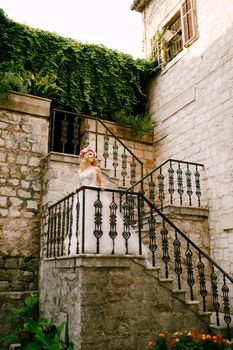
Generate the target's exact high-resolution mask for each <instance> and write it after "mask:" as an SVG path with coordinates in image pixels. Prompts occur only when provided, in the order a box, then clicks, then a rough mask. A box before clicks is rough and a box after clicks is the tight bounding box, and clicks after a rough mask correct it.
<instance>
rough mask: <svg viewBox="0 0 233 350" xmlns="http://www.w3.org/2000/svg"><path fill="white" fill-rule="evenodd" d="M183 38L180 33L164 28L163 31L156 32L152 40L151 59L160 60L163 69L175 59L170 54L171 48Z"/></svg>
mask: <svg viewBox="0 0 233 350" xmlns="http://www.w3.org/2000/svg"><path fill="white" fill-rule="evenodd" d="M181 37H182V35H181V34H180V33H177V32H175V31H174V30H171V29H168V28H164V29H163V30H161V31H158V32H156V34H155V35H154V37H153V38H152V46H151V57H150V59H152V60H153V59H156V60H158V63H159V65H160V67H161V68H162V67H163V66H165V65H166V63H167V62H168V61H169V60H170V59H171V58H172V57H173V55H172V56H171V54H170V53H169V48H170V47H171V46H172V45H173V44H174V43H176V42H178V40H180V38H181Z"/></svg>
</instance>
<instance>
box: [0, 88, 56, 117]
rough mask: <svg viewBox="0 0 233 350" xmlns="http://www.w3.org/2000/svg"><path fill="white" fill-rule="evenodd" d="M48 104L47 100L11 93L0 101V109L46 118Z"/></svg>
mask: <svg viewBox="0 0 233 350" xmlns="http://www.w3.org/2000/svg"><path fill="white" fill-rule="evenodd" d="M50 103H51V100H49V99H47V98H42V97H38V96H33V95H28V94H22V93H19V92H15V91H11V92H9V94H8V95H7V97H6V98H1V99H0V108H2V109H7V110H10V111H16V112H20V113H27V114H32V115H35V116H40V117H47V118H48V117H49V116H50Z"/></svg>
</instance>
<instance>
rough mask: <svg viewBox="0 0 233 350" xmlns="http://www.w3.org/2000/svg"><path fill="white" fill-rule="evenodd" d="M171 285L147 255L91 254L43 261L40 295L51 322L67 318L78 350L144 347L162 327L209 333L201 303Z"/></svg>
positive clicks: (69, 329) (115, 349)
mask: <svg viewBox="0 0 233 350" xmlns="http://www.w3.org/2000/svg"><path fill="white" fill-rule="evenodd" d="M169 283H170V282H169ZM170 288H172V287H171V285H170V287H168V286H165V285H163V284H162V283H159V280H158V270H157V269H155V270H154V271H153V270H147V269H146V268H145V260H144V259H143V258H140V257H138V258H136V257H129V256H128V257H116V256H115V257H113V256H110V257H109V256H108V257H107V256H98V257H96V256H94V255H92V256H91V255H90V256H82V257H78V258H68V259H56V260H52V259H47V260H45V261H44V262H43V276H42V288H41V295H40V297H41V305H42V312H43V313H44V314H45V315H46V316H47V317H48V318H49V319H50V320H51V321H52V322H54V323H59V321H60V320H61V319H63V320H66V319H67V320H68V329H67V332H68V336H69V341H71V342H73V344H74V349H75V350H80V349H83V350H84V349H85V350H93V349H96V350H103V349H104V350H122V349H124V350H142V349H146V347H147V343H148V341H149V340H150V339H151V337H152V336H153V335H154V334H156V333H157V332H160V331H164V332H167V333H168V334H169V333H170V334H171V333H173V332H175V331H177V330H181V329H193V328H195V330H199V331H207V323H206V322H207V320H204V319H202V320H201V319H200V318H199V316H197V305H192V306H191V305H190V306H189V307H188V306H187V304H185V302H184V301H183V300H184V299H182V297H180V298H179V297H178V296H177V295H176V296H175V295H174V294H173V293H172V292H171V289H170ZM184 313H185V317H183V315H184Z"/></svg>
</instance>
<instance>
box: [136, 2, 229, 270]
mask: <svg viewBox="0 0 233 350" xmlns="http://www.w3.org/2000/svg"><path fill="white" fill-rule="evenodd" d="M195 2H196V13H197V27H198V35H199V37H198V39H197V40H196V41H195V42H194V43H193V44H192V45H191V46H190V47H189V48H185V49H184V50H183V51H181V52H180V54H178V56H176V57H175V58H174V59H173V60H172V61H171V62H169V63H168V64H167V65H166V66H165V67H164V68H163V69H162V72H161V73H160V74H158V75H157V76H156V77H155V78H154V79H153V80H152V81H151V83H150V87H149V105H150V111H151V114H152V118H153V119H154V120H155V121H156V122H157V127H156V129H155V149H156V164H157V165H159V164H161V163H162V162H163V161H165V160H166V159H168V158H175V159H180V160H187V161H193V162H199V163H202V164H204V167H205V168H204V169H205V170H204V179H203V180H204V185H205V190H206V195H207V199H208V203H207V207H208V208H209V225H210V237H211V254H212V257H213V258H215V259H217V261H218V262H219V263H220V265H221V266H222V267H223V268H225V269H226V271H227V272H229V273H233V263H232V261H233V260H232V257H233V240H232V239H233V237H232V236H233V186H232V178H233V143H232V138H233V112H232V111H233V84H232V82H233V44H232V43H233V27H232V21H233V2H232V1H231V0H226V1H225V2H224V6H223V4H222V3H221V2H220V1H218V0H208V1H207V0H196V1H195ZM179 3H180V2H179V1H178V0H166V1H160V0H153V1H149V2H148V5H147V7H146V9H145V11H144V12H143V18H144V23H145V32H146V35H145V37H146V39H147V41H146V43H147V44H146V45H147V47H149V41H150V38H151V37H152V36H153V35H154V33H155V31H156V30H157V29H161V28H160V27H161V23H165V22H166V21H168V20H169V16H170V15H172V13H173V12H174V10H175V9H177V6H179ZM148 54H149V52H148Z"/></svg>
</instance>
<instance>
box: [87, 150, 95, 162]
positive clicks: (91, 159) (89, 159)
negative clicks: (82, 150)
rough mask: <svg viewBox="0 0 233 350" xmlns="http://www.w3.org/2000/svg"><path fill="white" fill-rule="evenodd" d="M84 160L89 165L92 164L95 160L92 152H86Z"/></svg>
mask: <svg viewBox="0 0 233 350" xmlns="http://www.w3.org/2000/svg"><path fill="white" fill-rule="evenodd" d="M85 158H86V160H87V161H89V162H90V163H91V162H93V160H94V159H95V155H94V153H93V152H91V151H88V152H87V153H86V154H85Z"/></svg>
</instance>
